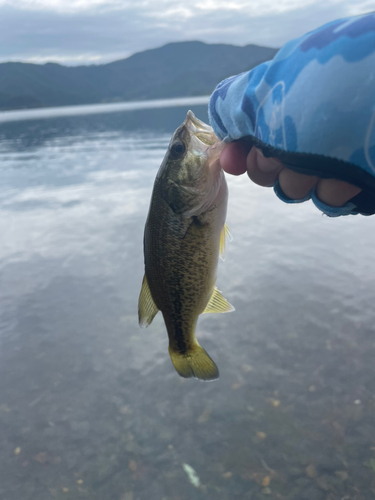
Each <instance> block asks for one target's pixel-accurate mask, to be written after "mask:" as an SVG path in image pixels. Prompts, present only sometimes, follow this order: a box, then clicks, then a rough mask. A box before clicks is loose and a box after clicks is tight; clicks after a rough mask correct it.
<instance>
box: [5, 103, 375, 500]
mask: <svg viewBox="0 0 375 500" xmlns="http://www.w3.org/2000/svg"><path fill="white" fill-rule="evenodd" d="M189 107H191V109H192V110H193V111H194V112H195V113H196V114H197V116H198V117H199V118H201V119H203V120H205V121H207V113H206V107H205V106H187V105H186V104H185V105H180V106H177V107H176V106H171V105H170V107H165V108H155V109H138V110H127V111H118V112H117V113H102V114H90V115H84V114H81V115H77V116H73V115H72V116H65V117H54V116H53V114H52V115H51V116H50V117H49V118H44V119H27V120H23V121H22V120H21V121H9V122H6V121H4V122H3V123H1V124H0V160H1V163H0V183H1V190H0V233H1V241H2V244H1V247H0V279H1V287H0V443H1V445H0V460H1V467H0V498H1V499H2V500H53V499H58V500H60V499H66V500H72V499H74V500H75V499H90V500H190V499H193V500H195V499H197V500H201V499H208V500H211V499H215V500H217V499H219V500H227V499H233V498H239V499H241V500H242V499H249V500H254V499H255V500H258V499H259V500H260V499H267V498H270V499H281V500H344V499H345V500H368V499H370V498H375V496H374V495H375V376H374V375H375V363H374V359H375V331H374V330H375V326H374V325H375V308H374V303H375V272H374V266H375V264H374V258H373V256H374V247H375V233H374V227H375V218H374V217H367V218H366V217H361V216H357V217H342V218H339V219H330V218H328V217H324V216H322V215H321V214H320V212H318V210H317V209H315V208H314V207H313V205H312V204H311V203H310V202H308V203H305V204H303V205H299V206H297V205H292V206H291V205H284V204H283V203H282V202H280V201H279V200H278V199H277V198H276V197H275V196H274V194H273V192H272V190H268V189H265V188H260V187H258V186H255V185H253V184H251V183H250V181H249V180H248V179H247V178H246V177H245V176H243V177H240V178H234V177H231V178H228V184H229V209H228V219H227V220H228V224H229V226H230V228H231V232H232V235H233V238H234V240H233V242H232V243H230V244H228V246H227V259H226V261H225V263H220V266H219V276H218V282H217V285H218V287H219V288H220V289H221V290H222V291H223V294H224V296H225V297H226V298H227V299H228V300H229V301H230V302H231V303H232V304H233V305H234V306H235V307H236V311H235V312H234V313H231V314H224V315H205V317H203V318H201V319H200V321H199V324H198V335H197V336H198V338H199V340H200V342H201V344H202V345H203V346H204V347H205V348H206V349H207V351H208V352H209V353H210V355H211V356H212V358H213V359H214V360H215V361H216V362H217V365H218V366H219V369H220V374H221V376H220V379H219V380H218V381H215V382H212V383H202V382H199V381H197V380H194V379H192V380H184V379H181V378H180V377H179V376H178V375H177V374H176V372H175V370H174V369H173V366H172V364H171V361H170V358H169V355H168V351H167V347H168V342H167V335H166V332H165V327H164V324H163V321H162V318H161V316H160V315H158V316H157V317H156V318H155V320H154V322H153V324H152V325H151V326H150V327H149V328H148V329H147V330H142V329H140V328H139V327H138V321H137V301H138V295H139V291H140V286H141V280H142V276H143V255H142V238H143V227H144V223H145V219H146V215H147V210H148V205H149V200H150V195H151V189H152V185H153V181H154V177H155V175H156V172H157V169H158V167H159V165H160V162H161V160H162V158H163V156H164V153H165V150H166V147H167V144H168V142H169V139H170V137H171V134H172V132H173V131H174V129H175V128H176V127H177V126H178V125H179V124H180V123H181V122H182V121H183V119H184V117H185V114H186V111H187V109H188V108H189ZM24 118H25V117H24ZM26 118H27V116H26ZM183 464H188V465H189V466H190V467H192V468H193V469H194V470H195V471H196V474H197V476H198V477H199V480H200V485H199V486H198V485H197V484H196V485H194V484H192V482H191V480H190V479H189V475H188V473H187V472H186V466H185V469H184V467H183Z"/></svg>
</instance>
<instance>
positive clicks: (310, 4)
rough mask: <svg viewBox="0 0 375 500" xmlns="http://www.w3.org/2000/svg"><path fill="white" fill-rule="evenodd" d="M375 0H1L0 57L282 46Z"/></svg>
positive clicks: (107, 57)
mask: <svg viewBox="0 0 375 500" xmlns="http://www.w3.org/2000/svg"><path fill="white" fill-rule="evenodd" d="M372 10H375V0H323V1H321V0H319V1H316V0H232V1H231V0H188V1H185V2H182V1H181V0H132V1H127V0H0V61H1V62H2V61H28V62H37V63H44V62H47V61H55V62H60V63H62V64H68V65H77V64H93V63H95V64H100V63H105V62H110V61H114V60H116V59H121V58H123V57H127V56H129V55H131V54H133V53H135V52H139V51H142V50H145V49H149V48H154V47H159V46H161V45H164V44H165V43H168V42H174V41H183V40H201V41H204V42H208V43H231V44H235V45H247V44H249V43H255V44H258V45H265V46H269V47H280V46H281V45H282V44H283V43H285V42H286V41H288V40H290V39H292V38H295V37H298V36H300V35H302V34H303V33H306V32H307V31H310V30H312V29H314V28H316V27H318V26H320V25H321V24H324V23H326V22H328V21H331V20H333V19H337V18H341V17H346V16H350V15H358V14H363V13H365V12H369V11H372Z"/></svg>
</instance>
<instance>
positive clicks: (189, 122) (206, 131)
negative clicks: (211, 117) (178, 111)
mask: <svg viewBox="0 0 375 500" xmlns="http://www.w3.org/2000/svg"><path fill="white" fill-rule="evenodd" d="M184 125H185V127H186V128H187V130H188V131H189V132H190V133H191V134H193V135H194V136H195V137H196V138H197V139H198V140H199V141H200V142H201V143H202V144H203V145H205V146H213V145H214V144H216V143H217V142H219V138H218V137H217V136H216V135H215V133H214V131H213V129H212V127H210V126H209V125H207V124H206V123H204V122H202V121H201V120H199V118H197V117H196V116H195V115H194V113H193V112H192V111H191V110H189V111H188V112H187V114H186V118H185V121H184Z"/></svg>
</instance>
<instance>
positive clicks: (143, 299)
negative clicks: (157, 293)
mask: <svg viewBox="0 0 375 500" xmlns="http://www.w3.org/2000/svg"><path fill="white" fill-rule="evenodd" d="M158 311H159V309H158V308H157V307H156V305H155V302H154V299H153V298H152V295H151V292H150V288H149V286H148V283H147V278H146V275H144V276H143V281H142V289H141V293H140V294H139V301H138V321H139V326H140V327H142V328H147V327H148V325H151V323H152V320H153V319H154V317H155V315H156V314H157V312H158Z"/></svg>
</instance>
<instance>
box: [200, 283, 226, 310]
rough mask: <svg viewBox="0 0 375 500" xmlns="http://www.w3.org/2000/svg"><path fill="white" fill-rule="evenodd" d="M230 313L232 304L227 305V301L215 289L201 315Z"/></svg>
mask: <svg viewBox="0 0 375 500" xmlns="http://www.w3.org/2000/svg"><path fill="white" fill-rule="evenodd" d="M231 311H234V307H233V306H232V304H229V302H228V301H227V299H225V298H224V297H223V296H222V295H221V293H220V290H218V289H217V288H216V287H215V289H214V291H213V292H212V295H211V298H210V300H209V302H208V304H207V306H206V309H205V310H204V311H203V313H227V312H231Z"/></svg>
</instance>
